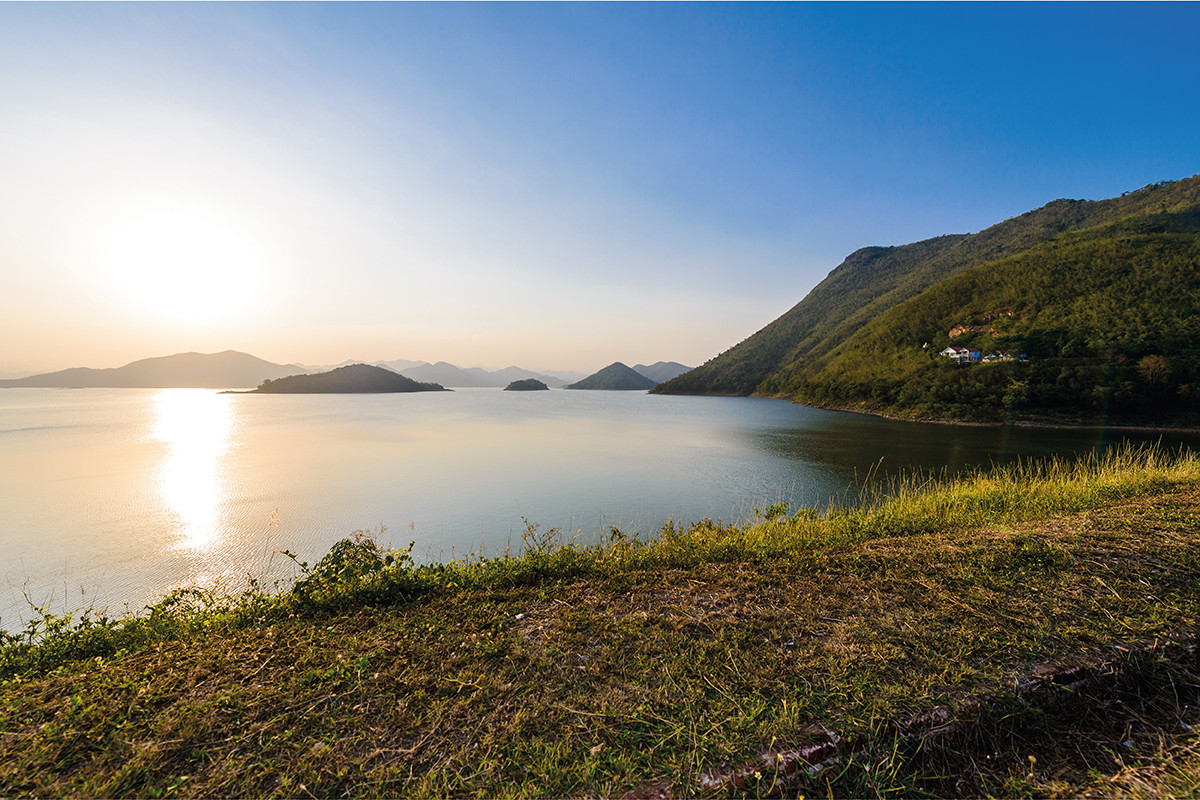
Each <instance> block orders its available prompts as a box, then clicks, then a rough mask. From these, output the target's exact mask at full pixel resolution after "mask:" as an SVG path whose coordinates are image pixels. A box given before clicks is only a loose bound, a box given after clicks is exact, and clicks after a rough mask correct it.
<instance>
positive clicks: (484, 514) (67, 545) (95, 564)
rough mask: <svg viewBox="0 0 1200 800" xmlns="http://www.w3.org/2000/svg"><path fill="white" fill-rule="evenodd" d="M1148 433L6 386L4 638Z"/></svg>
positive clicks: (539, 395)
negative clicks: (365, 561)
mask: <svg viewBox="0 0 1200 800" xmlns="http://www.w3.org/2000/svg"><path fill="white" fill-rule="evenodd" d="M1127 437H1128V438H1132V440H1133V441H1138V442H1141V441H1156V440H1158V438H1159V436H1158V434H1149V433H1147V434H1130V435H1127V434H1125V433H1117V432H1111V431H1102V430H1098V429H1089V430H1057V429H1036V428H1003V427H997V428H990V427H959V426H949V425H936V424H921V423H904V422H894V421H890V420H884V419H879V418H875V417H868V416H862V415H856V414H848V413H842V412H834V411H823V410H817V409H810V408H805V407H803V406H798V405H794V404H792V403H788V402H786V401H782V400H767V399H755V398H728V397H662V396H657V395H648V394H645V393H642V392H599V391H596V392H588V391H564V390H552V391H548V392H547V391H541V392H503V391H500V390H497V389H460V390H458V391H455V392H452V393H444V392H431V393H418V394H388V395H253V394H250V395H247V394H221V393H218V392H215V391H207V390H195V389H7V390H3V391H0V628H7V629H9V630H15V629H17V628H20V627H21V626H22V625H23V622H24V620H26V619H27V618H28V617H29V616H30V610H29V602H28V601H32V602H33V603H34V604H35V605H38V606H49V607H50V609H51V610H53V611H55V612H56V613H58V612H62V611H64V610H68V609H79V608H95V609H100V608H107V609H108V611H109V612H110V613H118V614H119V613H123V612H125V611H134V612H136V611H138V610H140V609H141V608H142V607H143V606H145V605H146V604H147V603H150V602H153V601H154V600H156V599H158V598H159V597H161V596H162V595H163V594H165V593H166V592H168V591H170V590H171V589H172V588H175V587H178V586H184V585H192V584H201V585H211V584H214V583H216V582H219V581H220V582H224V583H225V584H227V585H230V586H233V587H235V588H236V587H238V586H240V585H242V584H243V583H244V581H245V578H246V577H247V576H248V575H249V576H254V577H257V578H260V579H263V580H266V581H268V582H269V581H271V580H273V579H275V578H280V577H288V576H291V575H293V574H294V573H295V567H294V565H293V564H292V562H291V561H289V560H288V559H287V558H286V557H284V556H282V555H280V553H279V551H280V550H291V551H293V552H295V553H297V554H298V555H299V556H300V557H301V558H302V559H305V560H308V561H309V562H313V561H315V560H317V559H318V558H320V556H321V555H322V554H324V553H325V552H326V551H327V550H328V548H329V546H330V545H331V544H333V543H334V542H335V541H337V540H338V539H340V538H343V537H345V536H347V535H349V534H351V533H352V532H353V531H356V530H373V531H375V533H376V539H377V540H379V541H381V542H384V543H390V544H393V545H396V546H405V545H407V544H408V543H409V542H414V547H413V554H414V556H416V558H417V559H418V560H419V561H430V560H447V559H451V558H461V557H469V556H471V555H472V554H486V555H489V556H495V555H499V554H502V553H503V552H505V550H506V549H507V548H509V547H512V548H514V550H515V549H517V548H519V546H520V543H521V534H522V532H523V531H524V529H525V525H526V521H528V522H529V523H532V524H537V525H539V526H541V528H542V530H545V529H547V528H550V527H558V528H560V529H561V530H562V531H563V532H564V533H565V535H566V536H567V538H575V537H578V538H580V539H581V540H585V541H591V540H594V539H595V538H596V537H598V536H601V535H604V534H606V533H607V532H608V530H609V528H610V526H615V527H618V528H620V529H621V530H623V531H625V532H626V533H638V534H641V535H643V536H645V535H651V534H653V533H654V532H655V531H657V530H659V529H660V528H661V526H662V525H663V523H664V522H665V521H667V520H668V519H673V520H675V521H677V522H681V523H686V522H689V521H695V520H698V519H702V518H704V517H709V518H712V519H721V520H725V521H739V520H743V519H746V518H748V517H752V516H753V513H754V509H755V508H766V506H768V505H770V504H772V503H777V502H781V501H786V502H789V503H791V504H792V505H793V506H794V507H801V506H805V507H818V508H819V507H822V506H824V505H825V504H827V503H828V502H830V501H831V500H844V499H851V498H853V496H854V494H855V488H856V486H857V485H859V483H860V482H861V481H862V479H863V478H864V477H865V476H866V475H867V474H868V473H871V472H872V471H874V472H875V473H876V474H880V475H885V476H886V475H889V474H896V473H898V472H903V471H911V470H914V469H920V470H925V471H942V470H946V471H948V472H950V473H954V472H957V471H959V470H962V469H966V468H970V467H974V466H979V465H984V466H986V465H987V464H989V463H991V462H1006V461H1011V460H1013V459H1015V458H1018V457H1026V456H1044V455H1050V454H1063V455H1071V454H1077V453H1081V452H1086V451H1090V450H1092V449H1095V448H1097V447H1100V448H1103V447H1106V446H1109V445H1111V444H1113V443H1117V442H1120V441H1122V440H1123V439H1125V438H1127ZM1164 441H1165V442H1166V443H1169V444H1178V443H1186V444H1188V445H1189V446H1197V445H1200V437H1196V436H1189V435H1172V436H1171V437H1169V438H1168V439H1166V440H1164ZM381 526H382V527H383V529H384V530H383V532H382V535H380V534H379V531H380V527H381ZM27 598H28V601H27Z"/></svg>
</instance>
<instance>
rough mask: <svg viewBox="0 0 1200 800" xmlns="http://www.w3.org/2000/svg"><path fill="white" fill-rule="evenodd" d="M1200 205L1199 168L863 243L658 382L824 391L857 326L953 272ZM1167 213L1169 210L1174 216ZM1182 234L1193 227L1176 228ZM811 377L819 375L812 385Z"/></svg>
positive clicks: (707, 389) (729, 390) (810, 394)
mask: <svg viewBox="0 0 1200 800" xmlns="http://www.w3.org/2000/svg"><path fill="white" fill-rule="evenodd" d="M1197 207H1200V176H1194V177H1191V178H1187V179H1184V180H1181V181H1174V182H1168V183H1160V184H1153V185H1151V186H1147V187H1145V188H1143V189H1140V190H1138V191H1135V192H1129V193H1127V194H1125V195H1122V196H1121V197H1116V198H1112V199H1109V200H1100V201H1088V200H1055V201H1053V202H1051V203H1047V204H1046V205H1045V206H1043V207H1041V208H1039V209H1036V210H1034V211H1029V212H1027V213H1025V214H1022V215H1021V216H1018V217H1014V218H1012V219H1009V220H1006V221H1004V222H1001V223H999V224H998V225H994V226H992V227H990V228H988V229H986V230H984V231H981V232H979V233H976V234H957V235H948V236H941V237H937V238H934V239H927V240H925V241H922V242H916V243H914V244H908V245H902V246H896V247H867V248H863V249H861V250H858V251H856V252H854V253H852V254H851V255H850V256H849V257H848V258H847V259H846V260H845V261H844V262H843V263H842V264H841V265H840V266H838V267H837V268H836V269H834V270H833V271H832V272H831V273H830V274H829V275H828V276H827V277H826V278H825V280H823V281H822V282H821V283H820V284H818V285H817V286H816V287H815V288H814V289H813V290H812V292H810V293H809V294H808V296H807V297H805V298H804V299H803V300H801V301H800V302H799V303H798V304H796V306H794V307H793V308H792V309H791V310H789V311H788V312H787V313H785V314H784V315H783V316H781V317H780V318H779V319H777V320H775V321H774V322H772V323H771V324H769V325H768V326H767V327H765V328H763V329H762V330H760V331H758V332H757V333H755V334H754V335H752V336H750V337H749V338H748V339H746V340H744V341H743V342H741V343H740V344H738V345H736V346H734V347H732V348H731V349H729V350H727V351H726V352H724V353H722V354H720V355H719V356H717V357H716V358H713V359H711V360H710V361H708V362H706V363H705V364H703V365H701V366H700V367H697V368H696V369H693V370H691V371H690V372H687V373H684V374H683V375H680V376H679V377H677V378H675V379H673V380H671V381H667V382H666V383H664V384H660V385H659V386H658V387H656V388H655V389H654V391H655V392H658V393H666V394H752V393H755V392H758V393H769V394H782V395H785V396H791V397H794V398H795V399H799V400H805V401H811V400H813V398H814V397H816V396H817V395H818V394H820V393H821V392H824V393H825V394H829V391H828V390H830V389H831V388H832V387H831V383H830V382H831V380H832V378H831V376H830V374H829V373H828V372H825V369H826V367H828V366H829V364H830V363H831V360H832V359H835V358H837V356H838V354H839V353H840V352H841V351H842V350H843V349H844V348H845V347H846V346H847V345H848V344H849V340H850V339H851V338H852V337H853V336H854V335H855V334H857V333H858V332H859V331H860V330H862V329H863V328H864V326H866V325H867V324H868V323H871V322H872V321H874V320H876V319H877V318H879V317H881V316H882V315H884V314H886V313H887V312H888V311H889V310H891V309H893V308H896V307H897V306H899V305H901V304H903V303H905V302H906V301H908V300H911V299H913V298H915V297H916V296H917V295H919V294H921V293H922V292H924V291H926V290H928V289H930V288H931V287H934V286H936V285H938V284H940V283H941V282H942V281H945V280H946V279H947V278H951V277H953V276H956V275H959V274H962V273H965V272H967V271H969V270H972V269H976V268H980V267H984V266H985V265H989V264H994V263H997V262H1000V261H1002V260H1005V259H1010V258H1013V257H1016V256H1018V255H1020V254H1022V253H1025V252H1027V251H1031V250H1032V249H1033V248H1035V247H1037V246H1039V245H1041V244H1043V243H1046V242H1050V241H1052V240H1056V239H1060V238H1063V237H1068V236H1070V235H1071V234H1073V233H1076V232H1081V231H1085V230H1088V229H1098V228H1103V227H1104V226H1114V225H1116V224H1117V223H1121V225H1123V227H1121V226H1117V227H1110V228H1109V233H1108V234H1105V233H1103V232H1102V231H1098V232H1097V236H1099V237H1101V238H1103V236H1105V235H1110V236H1113V237H1117V238H1120V237H1121V236H1123V235H1125V234H1126V233H1128V232H1131V231H1133V230H1135V229H1139V226H1141V230H1142V231H1143V232H1142V233H1140V234H1138V235H1141V236H1148V237H1151V238H1154V237H1156V236H1163V235H1166V234H1165V230H1164V231H1156V230H1154V226H1155V225H1156V224H1159V223H1161V224H1160V225H1159V227H1170V226H1176V227H1178V226H1179V225H1183V226H1184V228H1186V227H1187V225H1188V223H1187V220H1188V219H1189V217H1188V214H1189V213H1193V212H1194V210H1195V209H1196V208H1197ZM1164 215H1167V216H1170V218H1171V221H1169V222H1168V221H1167V220H1166V217H1165V216H1164ZM1156 220H1158V223H1156ZM1173 235H1178V236H1184V237H1186V236H1190V235H1192V234H1191V233H1189V232H1188V231H1187V230H1177V231H1175V233H1174V234H1173ZM1024 299H1025V302H1026V306H1027V307H1030V308H1034V307H1037V306H1038V305H1039V304H1040V303H1041V301H1042V298H1040V297H1039V296H1036V295H1033V296H1028V297H1025V298H1024ZM943 333H944V332H943ZM931 335H932V332H931ZM943 338H944V337H943ZM1068 338H1077V337H1068ZM923 343H924V342H921V343H919V344H923ZM810 381H816V384H814V385H812V386H810V385H809V382H810ZM818 386H819V387H823V388H821V389H818V388H817V387H818ZM842 399H843V400H848V399H850V398H849V397H845V398H842ZM856 402H857V400H856ZM879 402H880V403H881V404H888V403H889V402H890V401H886V400H879Z"/></svg>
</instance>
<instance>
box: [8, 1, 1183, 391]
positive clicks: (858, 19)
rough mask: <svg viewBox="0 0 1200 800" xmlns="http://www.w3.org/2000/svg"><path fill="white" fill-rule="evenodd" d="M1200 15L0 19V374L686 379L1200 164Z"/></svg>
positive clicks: (482, 12) (677, 8) (144, 8)
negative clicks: (838, 294)
mask: <svg viewBox="0 0 1200 800" xmlns="http://www.w3.org/2000/svg"><path fill="white" fill-rule="evenodd" d="M1198 32H1200V5H1196V4H1192V3H1172V4H1162V5H1159V4H1140V3H1139V4H1121V3H1103V4H1091V3H1067V4H1024V3H1022V4H997V5H991V4H963V5H960V4H953V3H944V4H943V3H939V4H928V5H926V4H881V3H871V4H853V3H838V4H828V5H826V4H781V5H777V4H732V5H725V4H708V3H705V4H694V5H693V4H686V3H664V4H647V5H643V4H625V3H620V4H565V5H558V4H542V3H538V4H520V3H499V4H468V3H453V4H412V5H407V4H405V5H401V4H388V3H378V4H376V3H370V4H341V3H339V4H320V3H316V4H297V5H292V4H283V3H281V4H262V5H259V4H174V3H171V4H153V3H137V4H113V5H110V4H104V3H94V4H91V3H89V4H3V5H0V174H4V175H6V176H7V177H6V179H5V180H4V181H0V258H2V259H3V261H2V262H0V263H2V264H3V267H2V271H0V373H4V372H14V371H19V370H21V369H28V370H48V369H58V368H62V367H66V366H74V365H87V366H115V365H119V364H121V363H125V362H127V361H131V360H134V359H137V358H142V357H147V356H151V355H160V354H164V353H166V352H177V351H183V350H199V351H205V352H207V351H215V350H223V349H228V348H233V349H239V350H245V351H248V352H252V353H255V354H256V355H260V356H262V357H264V358H268V359H271V360H274V361H300V362H305V363H334V362H338V361H341V360H343V359H346V358H358V359H364V360H378V359H393V358H413V359H424V360H438V359H444V360H448V361H452V362H455V363H458V364H462V365H476V364H478V365H483V366H491V367H498V366H504V365H507V364H512V363H517V364H521V365H524V366H529V367H538V368H546V369H553V368H562V369H576V370H582V371H589V370H593V369H597V368H599V367H601V366H604V365H605V364H607V363H609V362H611V361H613V360H623V361H626V362H627V363H635V362H638V361H641V362H645V363H649V362H652V361H656V360H660V359H663V360H677V361H682V362H685V363H689V364H696V363H699V362H702V361H704V360H705V359H707V358H709V357H711V356H713V355H716V354H717V353H718V352H720V351H722V350H724V349H726V348H728V347H729V346H731V345H733V344H735V343H736V342H737V341H739V340H741V339H742V338H744V337H745V336H747V335H749V334H751V333H753V332H754V331H755V330H757V329H758V328H760V327H762V326H763V325H765V324H766V323H768V322H769V321H771V320H772V319H774V318H775V317H776V316H778V315H779V314H781V313H782V312H784V311H785V310H787V309H788V308H789V307H790V306H792V305H793V304H795V303H796V302H797V301H799V300H800V299H801V298H802V297H803V296H804V294H805V293H806V292H807V291H808V290H809V289H811V288H812V287H813V286H814V285H815V284H816V283H817V282H819V281H820V280H821V279H822V278H823V277H824V276H825V274H826V273H828V271H829V270H830V269H832V268H833V267H835V266H837V264H838V263H840V261H841V260H842V259H843V258H844V257H845V256H846V255H848V254H849V253H850V252H852V251H853V250H856V249H858V248H859V247H863V246H866V245H886V244H903V243H907V242H910V241H916V240H919V239H923V238H927V237H930V236H936V235H940V234H943V233H958V232H968V231H978V230H981V229H982V228H985V227H987V226H989V225H991V224H994V223H996V222H999V221H1001V220H1003V219H1006V218H1008V217H1011V216H1014V215H1016V214H1020V213H1022V212H1024V211H1027V210H1029V209H1031V208H1035V207H1038V206H1040V205H1042V204H1044V203H1046V202H1048V201H1050V200H1053V199H1055V198H1058V197H1073V198H1084V199H1100V198H1103V197H1109V196H1113V195H1117V194H1120V193H1121V192H1122V191H1128V190H1132V189H1136V188H1139V187H1140V186H1143V185H1145V184H1147V183H1151V182H1155V181H1158V180H1164V179H1166V180H1170V179H1177V178H1182V177H1186V176H1189V175H1192V174H1195V173H1197V172H1200V135H1198V134H1197V131H1200V67H1197V62H1196V59H1195V57H1194V55H1193V54H1192V51H1193V49H1194V42H1195V38H1196V35H1197V33H1198Z"/></svg>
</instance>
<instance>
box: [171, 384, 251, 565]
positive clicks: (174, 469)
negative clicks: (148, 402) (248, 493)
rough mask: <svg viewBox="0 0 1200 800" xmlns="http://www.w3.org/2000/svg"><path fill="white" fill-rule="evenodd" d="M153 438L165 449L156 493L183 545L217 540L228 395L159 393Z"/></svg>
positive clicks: (204, 544)
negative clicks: (219, 468)
mask: <svg viewBox="0 0 1200 800" xmlns="http://www.w3.org/2000/svg"><path fill="white" fill-rule="evenodd" d="M155 411H156V413H155V426H154V435H155V438H157V439H158V440H159V441H160V442H162V443H163V444H165V445H166V446H167V453H166V456H165V458H164V459H163V463H162V466H161V467H160V469H159V471H158V476H157V481H156V483H157V487H156V488H157V491H158V494H159V497H160V498H161V500H162V503H163V507H164V510H165V511H166V512H167V513H168V514H169V515H170V517H171V519H172V521H173V523H174V525H175V526H176V528H177V530H178V532H179V540H180V541H179V543H180V544H181V545H182V546H184V547H189V548H203V547H207V546H209V545H211V544H212V543H213V542H214V541H215V540H216V538H217V536H218V534H219V531H220V527H221V517H222V513H223V509H224V506H225V503H226V497H225V493H226V491H227V490H226V487H225V485H224V481H223V479H222V477H221V474H220V471H219V470H218V466H219V462H220V459H221V456H223V455H224V454H225V452H226V451H227V450H228V449H229V437H230V433H231V430H232V427H233V420H232V416H231V414H230V403H229V397H228V396H225V395H220V394H216V393H214V392H209V391H205V390H203V389H164V390H162V391H161V392H159V394H158V397H157V402H156V408H155Z"/></svg>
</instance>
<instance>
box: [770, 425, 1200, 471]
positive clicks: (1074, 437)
mask: <svg viewBox="0 0 1200 800" xmlns="http://www.w3.org/2000/svg"><path fill="white" fill-rule="evenodd" d="M810 410H811V411H812V412H813V414H814V415H816V416H814V417H812V423H811V424H804V425H803V426H800V427H791V428H775V429H761V428H760V429H756V430H754V431H752V432H751V433H750V438H751V439H752V440H753V441H754V443H755V445H756V446H758V447H759V448H761V449H762V450H763V451H765V452H767V453H770V454H772V455H775V456H778V457H779V458H783V459H786V460H789V461H802V462H808V463H811V464H816V465H820V466H822V467H824V468H826V469H830V470H832V471H833V473H834V474H835V475H837V476H838V477H839V478H841V479H843V480H845V481H846V482H847V486H852V485H853V484H854V483H855V482H856V481H857V482H859V483H861V482H862V481H863V480H864V479H865V478H866V476H867V475H868V474H870V475H872V476H873V478H882V479H885V480H886V479H887V478H890V477H895V476H898V475H912V474H914V473H924V474H929V475H937V474H941V473H942V472H945V473H947V474H949V475H954V474H957V473H960V472H963V471H969V470H972V469H976V468H980V467H988V466H990V465H992V464H1010V463H1013V462H1015V461H1017V460H1027V459H1030V458H1047V457H1052V456H1062V457H1064V458H1071V457H1074V456H1077V455H1081V454H1085V453H1089V452H1091V451H1093V450H1097V451H1100V452H1103V450H1104V449H1105V448H1108V447H1113V446H1117V445H1120V444H1122V443H1123V442H1132V443H1134V444H1141V443H1147V444H1150V443H1154V442H1158V441H1160V440H1161V439H1162V436H1163V435H1162V433H1160V432H1155V431H1130V430H1112V429H1101V428H1040V427H1032V426H982V425H942V424H937V423H922V422H901V421H896V420H889V419H883V418H880V417H874V416H869V415H865V414H851V413H848V412H837V411H824V410H821V409H810ZM804 419H805V420H806V421H807V419H809V416H808V415H805V417H804ZM1169 438H1170V439H1171V440H1172V441H1175V442H1183V443H1186V444H1188V445H1190V446H1192V447H1200V434H1187V433H1180V432H1178V431H1173V432H1171V433H1170V434H1169Z"/></svg>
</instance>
